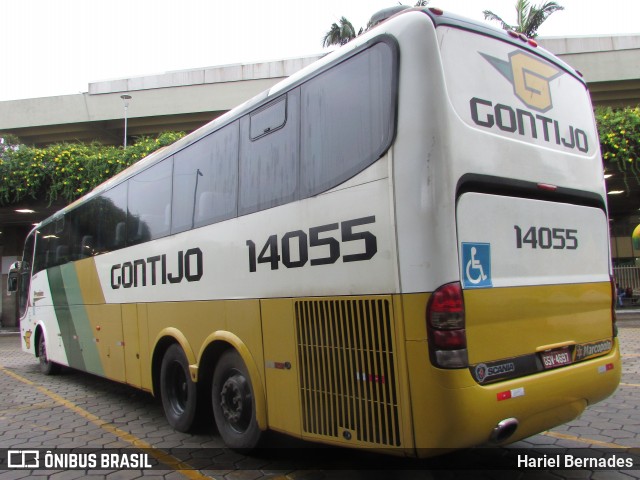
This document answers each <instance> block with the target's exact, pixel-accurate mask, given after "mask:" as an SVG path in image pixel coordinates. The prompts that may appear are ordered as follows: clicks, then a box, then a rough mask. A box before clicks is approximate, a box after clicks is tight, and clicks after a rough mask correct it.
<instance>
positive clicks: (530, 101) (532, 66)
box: [509, 52, 561, 112]
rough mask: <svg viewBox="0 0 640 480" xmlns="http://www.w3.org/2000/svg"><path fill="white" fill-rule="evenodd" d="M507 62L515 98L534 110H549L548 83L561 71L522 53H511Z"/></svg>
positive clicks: (549, 91)
mask: <svg viewBox="0 0 640 480" xmlns="http://www.w3.org/2000/svg"><path fill="white" fill-rule="evenodd" d="M509 62H510V63H511V71H512V72H513V89H514V91H515V94H516V96H517V97H518V98H519V99H520V100H522V101H523V102H524V104H525V105H528V106H529V107H531V108H533V109H535V110H538V111H540V112H546V111H547V110H549V109H550V108H551V107H552V106H553V105H552V103H551V89H550V88H549V82H550V81H551V80H553V79H554V78H556V77H557V76H558V75H560V73H561V71H560V70H558V69H557V68H556V67H554V66H552V65H550V64H549V63H547V62H543V61H541V60H538V59H537V58H536V57H533V56H531V55H528V54H526V53H524V52H513V53H511V54H510V55H509Z"/></svg>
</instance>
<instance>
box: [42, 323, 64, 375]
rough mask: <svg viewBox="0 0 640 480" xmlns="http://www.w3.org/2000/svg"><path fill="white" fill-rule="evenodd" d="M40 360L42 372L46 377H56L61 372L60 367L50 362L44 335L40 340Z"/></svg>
mask: <svg viewBox="0 0 640 480" xmlns="http://www.w3.org/2000/svg"><path fill="white" fill-rule="evenodd" d="M38 360H39V361H40V372H41V373H43V374H44V375H55V374H56V373H58V372H60V365H58V364H57V363H54V362H52V361H51V360H49V357H48V356H47V344H46V342H45V340H44V333H41V334H40V338H38Z"/></svg>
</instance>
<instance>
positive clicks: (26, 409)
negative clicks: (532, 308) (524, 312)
mask: <svg viewBox="0 0 640 480" xmlns="http://www.w3.org/2000/svg"><path fill="white" fill-rule="evenodd" d="M620 317H621V320H620V321H619V326H620V333H619V337H620V340H621V345H622V354H623V376H622V383H621V384H620V387H619V388H618V390H617V391H616V392H615V394H614V395H613V396H611V397H610V398H608V399H607V400H605V401H603V402H601V403H599V404H596V405H593V406H591V407H590V408H588V409H587V410H586V412H585V413H584V414H583V415H582V416H581V417H580V418H579V419H577V420H575V421H573V422H571V423H569V424H566V425H563V426H561V427H558V428H555V429H553V430H552V431H549V432H545V433H543V434H539V435H535V436H533V437H529V438H527V439H525V440H522V441H520V442H517V443H515V444H512V445H510V446H508V447H505V448H478V449H471V450H466V451H462V452H455V453H452V454H448V455H444V456H441V457H436V458H433V459H427V460H421V461H414V460H405V459H397V458H394V457H387V456H384V455H376V454H371V453H365V452H360V451H353V450H346V449H344V450H339V451H336V450H335V449H330V448H324V447H321V446H311V447H312V448H303V447H310V445H309V444H306V443H303V442H298V441H297V440H291V439H287V438H281V437H279V436H276V435H272V437H271V438H270V445H271V446H276V447H279V448H270V449H268V450H265V451H260V452H254V453H252V454H250V455H243V454H240V453H237V452H233V451H231V450H228V449H225V448H224V447H223V444H222V442H221V440H220V439H219V437H218V436H217V433H216V431H215V429H214V428H213V427H212V426H205V424H206V425H212V424H213V423H212V422H211V421H209V422H202V423H203V426H202V427H201V429H200V431H197V432H195V433H192V434H188V433H179V432H176V431H174V430H173V429H171V428H170V427H169V426H168V424H167V422H166V420H165V419H164V415H163V412H162V406H161V405H160V403H159V402H158V401H156V400H155V399H154V398H153V397H151V396H150V395H149V394H147V393H144V392H140V391H138V390H136V389H133V388H130V387H128V386H126V385H120V384H117V383H113V382H110V381H107V380H104V379H101V378H98V377H95V376H92V375H88V374H85V373H81V372H77V371H73V370H70V369H65V370H64V371H63V373H62V374H60V375H58V376H49V377H46V376H43V375H41V374H40V373H39V371H38V365H37V362H36V359H34V358H32V357H31V356H29V355H27V354H24V353H22V352H21V351H20V345H19V338H18V336H17V335H15V334H14V335H2V334H0V449H8V448H10V449H37V448H43V449H47V448H50V449H53V448H55V449H61V448H83V449H93V450H90V451H96V452H99V451H101V449H105V448H114V449H117V448H131V447H135V448H136V449H138V450H135V449H134V450H130V451H135V452H140V451H144V452H148V454H149V456H150V457H151V458H153V459H154V460H156V461H157V462H160V463H161V464H162V465H163V467H162V468H165V467H166V468H167V470H159V469H144V470H140V469H138V470H119V471H118V470H94V469H91V470H64V469H60V470H51V471H44V470H26V469H23V470H15V469H12V470H0V480H17V479H21V478H25V479H26V478H34V479H45V478H47V479H52V480H58V479H60V480H62V479H75V478H81V477H85V476H88V477H90V478H91V479H94V478H96V479H102V478H104V479H109V480H117V479H134V478H139V477H143V478H145V479H156V478H157V479H160V478H162V479H168V480H169V479H183V478H185V477H186V478H189V479H203V478H215V479H224V480H258V479H275V480H284V479H287V480H320V479H327V480H333V479H365V478H366V479H378V478H380V479H382V478H384V479H387V478H408V479H431V478H437V479H440V478H442V479H458V478H491V479H494V478H495V479H511V478H518V479H523V480H528V479H538V478H540V479H560V478H562V479H588V478H592V479H595V480H608V479H630V478H640V470H637V469H635V470H633V469H622V470H559V469H556V470H554V469H547V470H543V469H538V470H526V471H525V470H522V471H517V470H509V469H499V468H500V467H499V466H500V465H508V468H513V465H514V462H513V457H514V456H515V455H516V452H523V451H526V452H527V453H532V454H533V455H538V456H543V455H545V454H547V453H548V454H549V456H551V455H552V454H554V453H553V452H559V451H560V452H567V451H570V452H571V453H575V452H580V451H582V452H590V453H593V452H596V453H597V454H601V455H606V454H607V453H608V454H610V453H611V452H618V453H620V452H622V453H628V452H632V453H634V454H637V453H638V452H639V451H640V448H639V447H640V315H637V316H634V315H621V316H620ZM616 448H618V449H625V450H612V449H616ZM546 449H550V450H546ZM565 449H572V450H565ZM573 449H583V450H573ZM628 449H633V450H628ZM83 451H86V450H83ZM295 459H297V460H301V462H302V464H304V465H306V468H304V469H302V468H300V469H296V465H297V464H296V463H295V462H294V463H292V460H295ZM505 459H506V460H508V459H511V461H507V462H506V463H505ZM179 461H184V462H186V463H187V464H188V467H187V469H183V468H179V467H178V465H177V464H178V462H179ZM636 461H637V460H636ZM341 462H346V463H341ZM636 465H637V463H636ZM183 466H184V465H183ZM2 467H3V466H2V465H0V468H2ZM189 468H190V469H189Z"/></svg>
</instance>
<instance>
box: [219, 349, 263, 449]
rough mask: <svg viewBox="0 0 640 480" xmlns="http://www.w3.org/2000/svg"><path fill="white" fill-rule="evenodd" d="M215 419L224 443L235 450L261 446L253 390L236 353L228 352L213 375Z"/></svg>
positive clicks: (244, 367)
mask: <svg viewBox="0 0 640 480" xmlns="http://www.w3.org/2000/svg"><path fill="white" fill-rule="evenodd" d="M211 400H212V402H213V416H214V418H215V422H216V426H217V427H218V432H219V433H220V436H221V437H222V439H223V440H224V442H225V443H226V444H227V445H228V446H229V447H231V448H235V449H252V448H255V447H256V446H258V443H259V442H260V438H261V436H262V431H261V430H260V428H259V427H258V422H257V420H256V406H255V397H254V392H253V386H252V385H251V379H250V378H249V374H248V372H247V368H246V366H245V364H244V362H243V361H242V358H241V357H240V355H239V354H238V352H236V351H235V350H229V351H227V352H225V353H224V354H223V355H222V357H220V360H219V361H218V364H217V365H216V368H215V371H214V373H213V382H212V387H211Z"/></svg>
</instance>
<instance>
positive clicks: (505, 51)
mask: <svg viewBox="0 0 640 480" xmlns="http://www.w3.org/2000/svg"><path fill="white" fill-rule="evenodd" d="M429 18H430V20H431V21H432V22H433V24H434V25H435V28H434V30H433V34H432V36H431V37H429V38H428V39H427V42H426V43H425V44H429V43H431V44H432V45H433V51H436V52H437V54H436V55H435V57H436V58H432V59H430V60H431V70H430V71H428V72H426V71H425V76H426V77H428V80H426V82H425V83H427V84H429V85H430V87H431V90H430V92H431V104H430V106H425V108H426V109H431V111H430V112H428V114H424V117H423V118H424V122H425V124H426V125H427V127H426V128H425V131H426V132H427V135H426V136H427V137H428V139H427V140H426V141H423V146H424V148H425V150H426V152H425V153H424V154H423V155H422V160H421V162H422V164H421V166H419V167H416V166H414V168H413V169H412V170H413V174H411V172H410V171H409V170H410V169H409V168H408V167H407V169H406V171H405V168H404V167H403V166H402V161H403V159H402V158H401V157H402V152H403V149H404V147H403V142H406V138H405V137H403V135H402V133H399V135H398V142H397V148H396V150H395V154H396V196H397V198H398V199H399V200H398V206H397V211H398V222H397V223H398V232H399V233H398V242H399V258H400V277H401V283H402V287H403V292H404V293H405V295H403V298H404V304H403V308H404V315H405V322H406V325H405V332H406V337H407V342H406V345H407V356H408V365H409V369H408V370H409V377H410V379H409V381H410V385H411V399H412V413H413V422H414V426H415V442H416V447H417V448H418V449H419V453H423V454H424V452H427V450H420V449H426V448H439V447H446V448H460V447H466V446H471V445H476V444H481V443H485V442H494V443H506V442H512V441H515V440H518V439H521V438H524V437H527V436H530V435H533V434H536V433H539V432H542V431H544V430H547V429H549V428H552V427H554V426H557V425H559V424H562V423H565V422H568V421H570V420H572V419H574V418H575V417H577V416H578V415H580V413H582V411H583V410H584V409H585V408H586V407H587V406H588V405H590V404H593V403H595V402H598V401H600V400H602V399H604V398H606V397H607V396H608V395H610V394H611V393H612V392H613V391H614V390H615V388H616V387H617V385H618V382H619V379H620V370H621V367H620V358H619V350H618V343H617V338H616V328H615V312H614V305H615V304H614V302H613V298H614V295H613V290H612V289H613V287H614V286H613V285H612V282H611V268H610V256H609V232H608V219H607V210H606V200H605V199H606V192H605V188H604V179H603V174H602V163H601V158H600V151H599V142H598V136H597V131H596V127H595V121H594V116H593V111H592V106H591V103H590V100H589V94H588V91H587V89H586V86H585V84H584V82H583V81H582V79H581V78H580V76H579V74H577V72H575V71H574V70H572V69H571V68H570V67H568V66H566V65H564V64H563V63H562V62H560V61H559V60H557V59H556V58H554V57H553V56H552V55H550V54H549V53H548V52H545V51H544V50H543V49H542V48H540V47H538V46H537V44H536V42H534V41H531V40H529V39H527V38H525V37H523V36H519V35H518V34H515V33H513V32H503V31H497V30H493V29H487V28H484V27H482V26H480V25H478V24H472V23H468V22H466V21H464V20H462V19H459V18H455V17H448V16H446V15H443V16H442V15H438V14H436V15H434V14H433V13H431V14H429ZM427 50H428V49H427ZM438 64H440V65H441V67H442V68H441V70H439V69H436V68H435V65H438ZM434 71H438V73H432V72H434ZM401 88H402V85H401ZM440 89H441V91H442V92H444V93H443V94H438V93H437V92H439V91H440ZM400 95H401V97H400V112H401V113H400V122H402V121H403V113H402V112H403V109H404V111H405V112H406V111H407V110H408V109H411V108H417V107H413V106H409V103H410V102H408V101H407V100H406V98H403V91H402V89H401V91H400ZM425 105H426V103H425ZM433 105H436V106H433ZM434 118H437V119H438V122H434V121H433V119H434ZM399 132H403V128H402V125H400V127H399ZM416 172H421V173H422V175H419V176H418V175H416ZM412 176H413V177H414V178H411V177H412ZM415 177H419V178H415ZM410 195H414V196H416V198H418V199H419V201H418V202H414V206H413V207H408V206H407V205H408V204H409V203H410V202H411V201H410V200H409V196H410ZM417 218H422V219H424V220H425V221H424V225H423V226H422V227H416V226H415V223H416V219H417ZM410 222H413V224H411V226H409V223H410ZM409 230H411V231H412V232H413V236H412V238H411V239H407V238H405V237H404V235H403V232H406V231H409ZM418 251H420V252H421V253H417V252H418ZM421 256H422V258H421ZM420 291H426V292H429V293H427V294H426V295H424V296H422V295H420V294H418V293H417V292H420ZM421 322H424V325H425V328H424V330H422V327H421ZM423 336H424V338H423ZM425 362H426V363H428V364H429V366H428V368H426V369H425V368H418V366H419V365H421V364H423V365H424V363H425Z"/></svg>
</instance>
